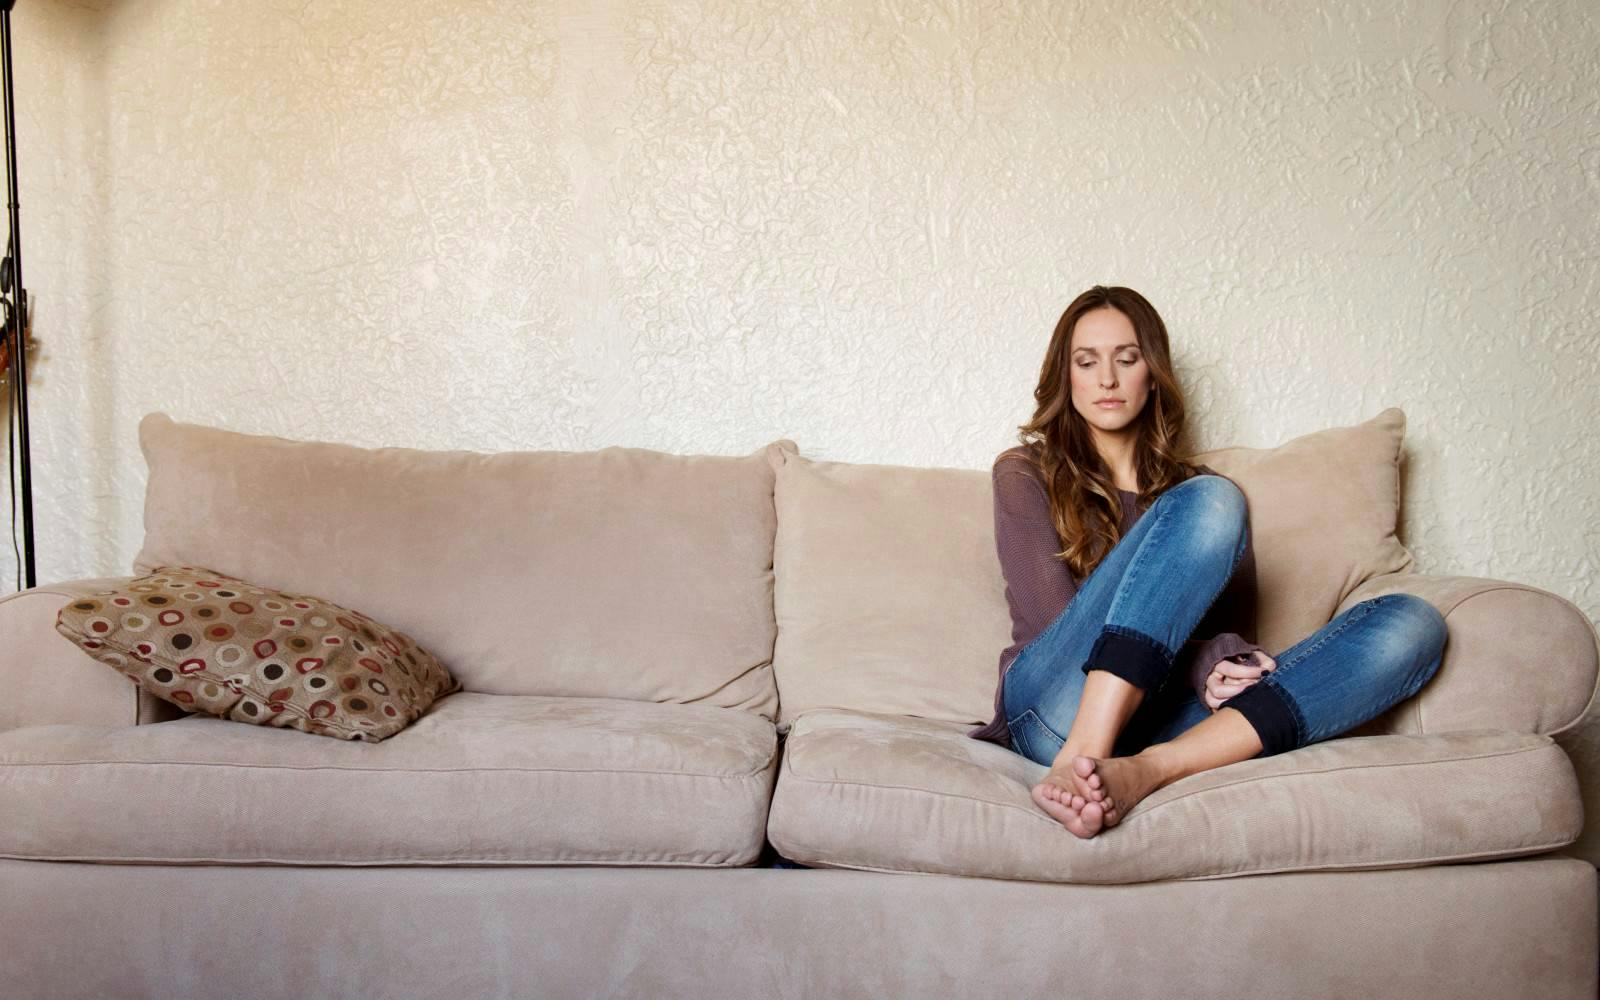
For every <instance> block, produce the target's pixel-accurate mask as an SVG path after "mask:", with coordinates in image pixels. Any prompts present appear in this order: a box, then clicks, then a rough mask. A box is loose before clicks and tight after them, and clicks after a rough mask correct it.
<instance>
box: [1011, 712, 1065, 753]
mask: <svg viewBox="0 0 1600 1000" xmlns="http://www.w3.org/2000/svg"><path fill="white" fill-rule="evenodd" d="M1006 726H1007V727H1008V728H1009V729H1010V730H1011V746H1012V749H1014V750H1016V752H1017V753H1019V754H1021V755H1022V756H1024V757H1026V758H1028V759H1029V760H1031V761H1033V762H1034V763H1035V764H1043V765H1044V766H1046V767H1049V766H1050V765H1051V764H1052V763H1054V762H1055V759H1056V754H1058V753H1060V752H1061V747H1062V746H1063V745H1064V744H1065V743H1066V740H1065V739H1063V738H1062V737H1060V736H1057V735H1056V734H1055V731H1054V730H1053V729H1051V728H1050V727H1049V726H1047V725H1045V724H1044V722H1043V721H1042V720H1041V719H1040V718H1039V716H1038V715H1036V714H1034V711H1033V709H1031V708H1030V709H1027V710H1025V711H1024V712H1023V713H1022V714H1021V715H1019V716H1017V717H1016V718H1015V719H1013V720H1009V721H1008V722H1007V723H1006Z"/></svg>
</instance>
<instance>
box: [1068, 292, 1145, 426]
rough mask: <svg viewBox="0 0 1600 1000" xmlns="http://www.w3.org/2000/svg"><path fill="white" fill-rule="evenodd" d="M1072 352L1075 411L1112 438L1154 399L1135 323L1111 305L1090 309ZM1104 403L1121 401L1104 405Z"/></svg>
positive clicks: (1077, 330) (1075, 336) (1074, 336)
mask: <svg viewBox="0 0 1600 1000" xmlns="http://www.w3.org/2000/svg"><path fill="white" fill-rule="evenodd" d="M1070 350H1071V352H1072V353H1071V357H1070V358H1069V359H1068V365H1069V367H1070V368H1071V369H1072V408H1073V409H1075V410H1077V411H1078V413H1079V414H1081V415H1082V416H1083V419H1085V420H1087V421H1088V422H1089V426H1090V427H1094V428H1098V429H1100V430H1101V431H1104V432H1106V433H1108V434H1116V433H1119V432H1121V431H1122V430H1124V429H1125V428H1127V427H1129V426H1130V425H1132V423H1133V422H1134V420H1135V419H1137V418H1138V416H1139V411H1141V410H1143V409H1144V404H1145V400H1146V399H1147V398H1148V397H1149V395H1150V365H1149V364H1148V363H1147V362H1146V361H1145V359H1144V352H1143V351H1141V350H1140V349H1139V338H1138V336H1137V335H1135V334H1134V332H1133V321H1132V320H1130V319H1128V317H1127V316H1124V315H1123V314H1122V313H1121V311H1119V310H1117V309H1113V308H1112V307H1110V306H1102V307H1101V308H1099V309H1092V310H1090V311H1089V312H1086V313H1084V314H1083V315H1082V316H1080V317H1078V322H1077V324H1076V325H1074V326H1073V328H1072V343H1071V345H1070ZM1103 399H1114V400H1119V401H1120V402H1118V403H1115V404H1111V405H1105V406H1102V405H1100V401H1101V400H1103Z"/></svg>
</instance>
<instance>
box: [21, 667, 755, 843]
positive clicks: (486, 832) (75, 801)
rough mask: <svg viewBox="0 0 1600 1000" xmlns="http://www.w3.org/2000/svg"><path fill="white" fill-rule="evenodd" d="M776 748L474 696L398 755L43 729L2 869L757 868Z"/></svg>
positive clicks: (552, 704) (35, 736)
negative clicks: (45, 862) (11, 863)
mask: <svg viewBox="0 0 1600 1000" xmlns="http://www.w3.org/2000/svg"><path fill="white" fill-rule="evenodd" d="M776 750H777V735H776V733H775V732H774V730H773V727H772V723H770V722H768V721H766V720H764V719H761V718H760V717H758V716H756V715H754V714H753V713H750V712H743V711H737V710H730V709H722V708H715V707H712V706H709V705H660V704H654V703H650V702H639V701H626V700H620V699H605V698H546V697H539V696H516V695H487V694H472V693H461V694H454V695H450V696H449V697H447V698H443V699H441V700H440V701H439V702H437V703H436V704H435V705H434V707H433V708H432V709H431V710H430V711H429V712H428V713H427V714H426V715H424V716H423V717H422V718H420V719H418V720H417V721H416V722H414V723H412V724H411V725H410V726H409V727H408V728H407V729H405V730H404V731H402V732H400V733H398V734H396V735H394V736H392V737H390V738H389V739H387V740H384V741H383V742H381V743H363V742H342V741H335V740H329V739H321V738H318V737H315V736H311V735H308V734H306V733H302V732H299V731H297V730H292V729H269V728H264V727H258V726H240V725H236V724H234V723H232V722H228V721H225V720H222V719H214V718H210V717H207V716H199V715H196V716H191V717H188V718H185V719H180V720H178V721H176V722H164V723H161V724H159V725H153V726H137V727H131V728H123V729H101V728H93V727H87V726H49V727H33V728H29V729H19V730H13V731H11V732H7V733H0V816H4V817H7V820H6V821H5V822H3V823H0V856H4V857H14V858H43V859H74V860H90V861H140V860H145V861H161V862H169V863H172V862H176V863H192V862H199V863H258V862H264V863H284V864H352V865H382V864H436V865H454V864H609V865H742V864H748V863H750V862H751V861H753V860H754V859H755V858H756V857H757V855H758V854H759V852H760V849H761V842H762V828H763V826H764V824H765V821H766V815H767V803H768V797H769V793H770V791H771V787H772V779H773V770H774V766H775V764H776ZM19 818H20V820H19Z"/></svg>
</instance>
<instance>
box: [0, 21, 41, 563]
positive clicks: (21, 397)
mask: <svg viewBox="0 0 1600 1000" xmlns="http://www.w3.org/2000/svg"><path fill="white" fill-rule="evenodd" d="M15 2H16V0H3V2H0V45H3V46H4V55H3V62H4V73H5V105H6V177H7V178H8V179H9V181H10V191H9V192H8V193H9V195H10V202H9V205H10V213H11V220H10V221H11V287H12V288H13V289H15V290H16V291H15V301H16V308H15V309H13V310H12V311H11V315H10V319H11V323H12V328H11V337H10V343H11V392H12V395H13V396H14V397H15V399H16V407H17V437H18V439H19V447H18V451H20V452H21V454H22V570H23V586H25V587H27V588H30V589H31V588H32V587H34V586H36V585H37V583H38V581H37V578H36V577H35V575H34V566H33V463H32V462H31V461H30V450H29V447H28V350H27V346H28V345H27V344H25V343H24V341H25V340H26V339H27V337H28V293H27V292H25V291H23V287H24V286H23V284H22V227H21V226H20V225H18V223H17V115H16V108H15V105H14V103H13V100H12V86H11V8H12V6H13V4H15Z"/></svg>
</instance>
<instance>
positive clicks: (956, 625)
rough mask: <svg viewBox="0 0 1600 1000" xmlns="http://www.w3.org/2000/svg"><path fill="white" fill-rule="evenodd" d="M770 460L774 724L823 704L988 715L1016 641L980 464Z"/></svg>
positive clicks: (789, 456)
mask: <svg viewBox="0 0 1600 1000" xmlns="http://www.w3.org/2000/svg"><path fill="white" fill-rule="evenodd" d="M774 458H775V461H776V463H777V472H778V484H777V487H776V494H775V502H776V505H777V509H778V537H777V542H776V547H775V551H774V556H773V559H774V568H775V572H776V574H777V581H776V589H775V591H774V594H773V605H774V609H775V611H776V614H777V619H778V640H777V644H776V647H775V649H774V652H773V666H774V669H775V670H776V673H777V677H778V688H779V691H780V692H781V695H780V698H779V706H778V721H779V724H780V728H782V729H785V730H786V729H787V727H788V723H789V722H790V721H791V720H793V718H794V717H795V716H796V715H798V714H799V713H800V712H803V711H806V710H808V709H811V708H816V707H819V706H826V707H841V708H860V709H863V710H868V711H879V712H889V713H893V714H897V715H912V716H918V717H923V718H930V719H974V720H977V721H980V722H987V721H988V718H989V716H988V715H987V714H982V717H981V718H979V715H980V713H983V712H984V706H988V705H991V704H992V703H993V701H994V678H995V658H996V657H997V656H998V655H999V653H1000V650H1002V649H1004V648H1005V646H1006V644H1007V643H1008V642H1010V641H1011V618H1010V613H1009V612H1008V611H1007V610H1006V600H1005V582H1004V581H1003V580H1002V579H1001V578H1000V565H999V561H998V560H997V559H996V557H995V548H994V508H993V500H992V497H991V490H990V486H989V476H988V474H987V473H977V472H972V471H969V470H964V469H918V468H910V467H902V466H891V465H861V464H855V463H850V462H820V461H813V460H811V459H808V458H805V457H804V456H802V455H798V454H796V453H794V452H793V451H790V450H778V451H776V452H775V453H774Z"/></svg>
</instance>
